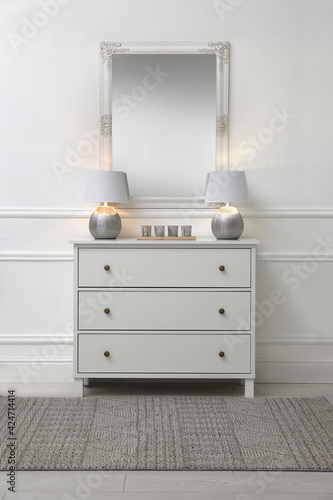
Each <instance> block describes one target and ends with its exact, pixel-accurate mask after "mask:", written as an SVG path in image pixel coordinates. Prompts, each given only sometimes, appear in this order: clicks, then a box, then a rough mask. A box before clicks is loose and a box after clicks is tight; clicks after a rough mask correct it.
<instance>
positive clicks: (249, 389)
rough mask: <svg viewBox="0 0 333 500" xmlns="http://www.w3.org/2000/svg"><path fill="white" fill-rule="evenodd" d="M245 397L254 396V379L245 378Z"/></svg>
mask: <svg viewBox="0 0 333 500" xmlns="http://www.w3.org/2000/svg"><path fill="white" fill-rule="evenodd" d="M245 397H246V398H254V379H253V378H246V379H245Z"/></svg>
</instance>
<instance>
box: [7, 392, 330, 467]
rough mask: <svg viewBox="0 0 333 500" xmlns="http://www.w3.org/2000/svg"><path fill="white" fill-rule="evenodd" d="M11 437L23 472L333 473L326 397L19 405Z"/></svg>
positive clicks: (148, 399) (90, 400)
mask: <svg viewBox="0 0 333 500" xmlns="http://www.w3.org/2000/svg"><path fill="white" fill-rule="evenodd" d="M0 408H1V431H0V439H1V441H0V464H1V469H2V470H6V469H7V468H8V450H9V448H8V447H7V444H8V443H9V442H10V440H9V439H8V427H7V423H8V415H7V398H6V397H1V398H0ZM15 437H16V440H15V459H16V469H17V470H20V469H21V470H26V469H57V470H59V469H71V470H80V469H85V470H86V469H140V470H145V469H155V470H156V469H158V470H256V469H259V470H313V471H332V470H333V407H332V406H331V405H330V404H329V403H328V401H327V400H326V399H325V398H316V399H305V398H302V399H290V398H283V399H280V398H257V399H245V398H222V397H215V396H213V397H198V396H195V397H183V396H175V397H169V396H162V397H156V396H149V397H142V396H137V397H132V396H131V397H126V396H123V397H112V398H110V399H106V398H94V397H87V398H83V399H80V398H17V399H16V434H15Z"/></svg>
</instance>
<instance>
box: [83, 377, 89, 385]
mask: <svg viewBox="0 0 333 500" xmlns="http://www.w3.org/2000/svg"><path fill="white" fill-rule="evenodd" d="M83 385H84V386H85V387H87V386H88V385H89V379H88V378H84V379H83Z"/></svg>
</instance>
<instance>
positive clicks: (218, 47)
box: [200, 42, 230, 72]
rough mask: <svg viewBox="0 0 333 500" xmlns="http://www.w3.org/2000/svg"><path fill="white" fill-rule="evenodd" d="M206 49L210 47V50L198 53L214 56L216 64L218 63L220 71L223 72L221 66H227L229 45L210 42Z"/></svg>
mask: <svg viewBox="0 0 333 500" xmlns="http://www.w3.org/2000/svg"><path fill="white" fill-rule="evenodd" d="M208 47H211V48H210V49H203V50H201V51H200V52H206V53H207V54H215V55H216V57H217V59H218V63H219V68H220V71H221V72H222V71H223V64H229V48H230V43H229V42H210V43H209V44H208Z"/></svg>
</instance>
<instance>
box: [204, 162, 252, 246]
mask: <svg viewBox="0 0 333 500" xmlns="http://www.w3.org/2000/svg"><path fill="white" fill-rule="evenodd" d="M237 201H249V192H248V188H247V182H246V176H245V172H244V171H240V170H238V171H230V170H215V171H213V172H209V173H208V174H207V180H206V188H205V202H206V203H224V205H221V207H220V208H219V209H218V210H217V212H216V213H215V215H214V217H213V219H212V233H213V234H214V236H215V237H216V238H217V239H218V240H234V239H238V238H239V237H240V236H241V234H242V232H243V229H244V222H243V217H242V216H241V214H240V213H239V212H238V210H237V208H235V207H232V206H230V205H229V203H233V202H237Z"/></svg>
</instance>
